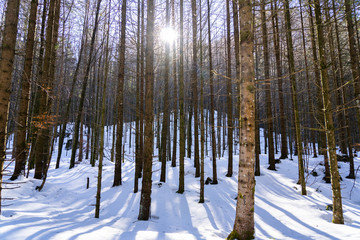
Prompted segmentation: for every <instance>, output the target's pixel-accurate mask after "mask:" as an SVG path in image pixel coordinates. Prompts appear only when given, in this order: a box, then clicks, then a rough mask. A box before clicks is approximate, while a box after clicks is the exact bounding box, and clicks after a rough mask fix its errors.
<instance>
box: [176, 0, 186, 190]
mask: <svg viewBox="0 0 360 240" xmlns="http://www.w3.org/2000/svg"><path fill="white" fill-rule="evenodd" d="M179 54H180V64H179V90H180V92H179V107H180V159H179V164H180V166H179V189H178V191H177V193H180V194H182V193H184V190H185V179H184V178H185V176H184V174H185V173H184V172H185V166H184V158H185V113H184V111H185V109H184V0H180V53H179Z"/></svg>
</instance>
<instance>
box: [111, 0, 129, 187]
mask: <svg viewBox="0 0 360 240" xmlns="http://www.w3.org/2000/svg"><path fill="white" fill-rule="evenodd" d="M125 30H126V0H125V1H123V2H122V5H121V36H120V49H119V75H118V79H119V85H118V89H117V101H118V104H119V108H118V116H117V117H118V118H117V128H116V155H115V169H114V183H113V187H115V186H119V185H121V155H122V137H123V125H124V82H125V47H126V46H125V44H126V41H125V38H126V35H125V34H126V33H125Z"/></svg>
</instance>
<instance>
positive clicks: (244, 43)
mask: <svg viewBox="0 0 360 240" xmlns="http://www.w3.org/2000/svg"><path fill="white" fill-rule="evenodd" d="M239 6H240V12H241V23H240V29H241V32H240V36H241V38H240V50H241V79H240V102H241V105H240V116H239V121H240V123H239V124H240V126H239V127H240V138H239V140H240V148H241V150H240V155H239V179H238V198H237V203H236V215H235V223H234V229H233V231H232V232H231V233H230V235H229V236H228V238H227V239H228V240H233V239H253V238H254V234H255V226H254V202H255V199H254V198H255V196H254V195H255V177H254V163H255V159H254V157H255V82H254V57H253V47H254V42H253V41H254V33H253V28H252V10H251V8H252V4H251V1H250V0H240V2H239Z"/></svg>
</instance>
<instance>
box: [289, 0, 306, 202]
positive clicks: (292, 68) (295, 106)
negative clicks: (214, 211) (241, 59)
mask: <svg viewBox="0 0 360 240" xmlns="http://www.w3.org/2000/svg"><path fill="white" fill-rule="evenodd" d="M284 4H285V26H286V43H287V51H288V63H289V72H290V81H291V95H292V102H293V109H294V119H295V137H296V143H297V144H296V145H297V146H296V147H297V153H298V165H299V183H300V184H301V194H302V195H306V185H305V176H304V162H303V158H302V154H303V147H302V141H301V130H300V118H299V111H298V100H297V90H296V88H297V87H296V76H295V63H294V50H293V41H292V34H291V20H290V8H289V1H288V0H285V1H284Z"/></svg>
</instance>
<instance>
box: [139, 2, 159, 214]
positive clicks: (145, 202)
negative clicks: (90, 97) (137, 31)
mask: <svg viewBox="0 0 360 240" xmlns="http://www.w3.org/2000/svg"><path fill="white" fill-rule="evenodd" d="M154 15H155V0H147V27H146V54H145V55H146V74H145V78H146V79H145V81H146V86H145V87H146V95H145V99H146V101H145V103H146V108H145V141H144V142H145V146H144V171H143V172H144V176H143V180H142V189H141V200H140V209H139V216H138V219H139V220H149V218H150V205H151V185H152V181H151V175H152V152H153V145H154V133H153V121H154V106H153V99H154V36H153V34H154V21H155V19H154Z"/></svg>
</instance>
